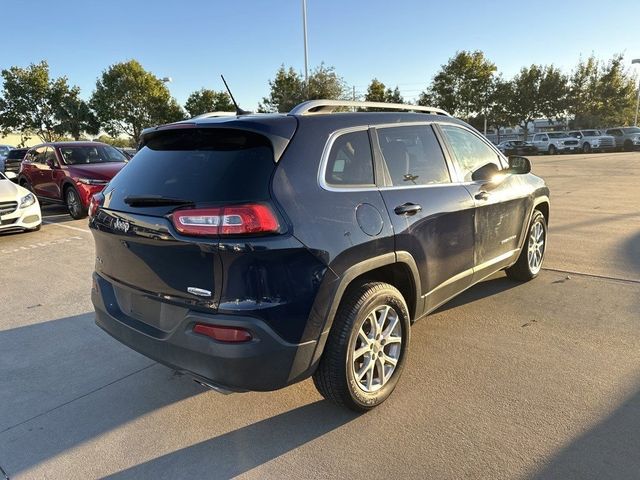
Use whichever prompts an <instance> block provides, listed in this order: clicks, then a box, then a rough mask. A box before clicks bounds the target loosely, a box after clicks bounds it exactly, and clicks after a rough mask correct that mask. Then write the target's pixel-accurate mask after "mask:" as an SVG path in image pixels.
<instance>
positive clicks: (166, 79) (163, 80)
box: [160, 77, 173, 83]
mask: <svg viewBox="0 0 640 480" xmlns="http://www.w3.org/2000/svg"><path fill="white" fill-rule="evenodd" d="M160 81H161V82H162V83H171V82H173V78H171V77H162V78H161V79H160Z"/></svg>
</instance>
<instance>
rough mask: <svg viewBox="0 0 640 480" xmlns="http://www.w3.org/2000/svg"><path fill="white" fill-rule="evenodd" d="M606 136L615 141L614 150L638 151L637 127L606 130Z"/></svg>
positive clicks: (639, 144)
mask: <svg viewBox="0 0 640 480" xmlns="http://www.w3.org/2000/svg"><path fill="white" fill-rule="evenodd" d="M607 135H612V136H613V137H614V138H615V139H616V148H617V149H619V150H625V151H627V152H630V151H632V150H640V128H638V127H618V128H610V129H609V130H607Z"/></svg>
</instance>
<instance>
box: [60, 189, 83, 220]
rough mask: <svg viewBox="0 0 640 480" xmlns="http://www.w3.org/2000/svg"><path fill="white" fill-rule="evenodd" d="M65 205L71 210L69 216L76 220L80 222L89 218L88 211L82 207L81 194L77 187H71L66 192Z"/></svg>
mask: <svg viewBox="0 0 640 480" xmlns="http://www.w3.org/2000/svg"><path fill="white" fill-rule="evenodd" d="M64 203H65V205H66V206H67V209H68V210H69V215H71V217H72V218H73V219H74V220H80V219H81V218H84V217H86V216H87V209H86V208H84V205H82V201H81V200H80V194H79V193H78V191H77V190H76V189H75V187H72V186H69V187H67V188H65V190H64Z"/></svg>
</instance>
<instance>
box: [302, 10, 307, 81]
mask: <svg viewBox="0 0 640 480" xmlns="http://www.w3.org/2000/svg"><path fill="white" fill-rule="evenodd" d="M302 30H303V32H304V84H305V86H306V88H307V89H308V88H309V65H308V60H307V57H308V56H309V50H308V49H307V0H302Z"/></svg>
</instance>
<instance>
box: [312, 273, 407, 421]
mask: <svg viewBox="0 0 640 480" xmlns="http://www.w3.org/2000/svg"><path fill="white" fill-rule="evenodd" d="M385 312H386V313H385ZM376 325H377V328H376ZM361 331H362V333H360V332H361ZM365 337H366V340H365ZM410 337H411V325H410V320H409V311H408V309H407V305H406V303H405V301H404V298H403V297H402V295H401V294H400V292H399V291H398V290H397V289H396V288H395V287H393V286H392V285H389V284H387V283H381V282H370V283H363V284H360V285H357V286H355V287H354V288H351V287H350V288H349V290H348V291H347V293H345V296H344V297H343V299H342V301H341V302H340V307H339V308H338V311H337V313H336V317H335V319H334V322H333V327H332V328H331V332H330V333H329V338H328V339H327V343H326V345H325V349H324V352H323V354H322V357H321V359H320V363H319V365H318V368H317V369H316V371H315V373H314V374H313V382H314V384H315V386H316V388H317V389H318V391H319V392H320V394H321V395H322V396H323V397H324V398H326V399H327V400H330V401H332V402H334V403H336V404H338V405H341V406H344V407H347V408H349V409H351V410H354V411H356V412H366V411H368V410H371V409H372V408H374V407H376V406H378V405H380V404H381V403H382V402H384V401H385V400H386V399H387V398H388V397H389V395H391V392H393V390H394V388H395V387H396V385H397V383H398V379H399V378H400V375H401V373H402V369H403V367H404V364H405V359H406V356H407V351H408V348H409V341H410ZM385 339H386V340H387V341H386V342H385V341H384V340H385ZM389 340H392V341H389ZM359 351H360V352H363V353H360V354H359V356H358V355H356V354H357V353H358V352H359ZM380 352H382V353H383V356H381V355H380ZM381 359H382V361H381ZM393 361H395V362H396V363H395V366H394V365H393ZM371 362H373V363H371ZM367 365H372V366H373V368H369V367H368V366H367ZM356 370H359V372H357V371H356ZM383 372H384V373H383ZM358 373H362V375H361V378H360V379H359V378H358ZM376 375H377V377H376ZM385 376H386V378H385Z"/></svg>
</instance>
